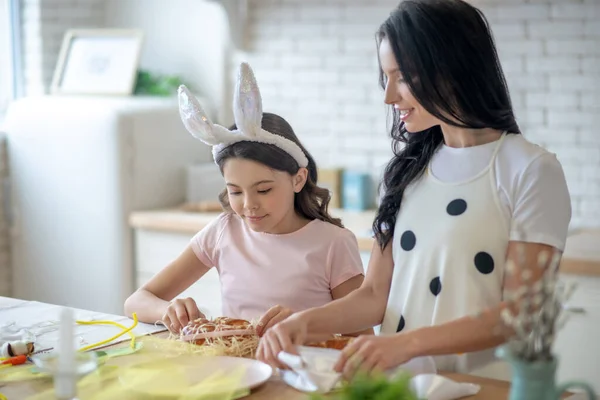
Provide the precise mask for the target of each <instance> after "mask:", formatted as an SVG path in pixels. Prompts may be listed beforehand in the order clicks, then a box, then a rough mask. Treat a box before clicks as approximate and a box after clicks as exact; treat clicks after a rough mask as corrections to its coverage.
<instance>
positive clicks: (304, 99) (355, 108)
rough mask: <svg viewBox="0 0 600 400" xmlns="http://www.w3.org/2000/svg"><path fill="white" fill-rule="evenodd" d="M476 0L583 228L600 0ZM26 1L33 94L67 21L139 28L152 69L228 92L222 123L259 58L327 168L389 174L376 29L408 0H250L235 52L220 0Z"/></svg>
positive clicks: (598, 78) (597, 119) (266, 82)
mask: <svg viewBox="0 0 600 400" xmlns="http://www.w3.org/2000/svg"><path fill="white" fill-rule="evenodd" d="M472 1H473V3H474V4H476V5H479V6H481V8H482V9H483V11H484V12H485V13H486V15H487V16H488V18H489V19H490V21H491V25H492V29H493V31H494V34H495V36H496V39H497V42H498V47H499V50H500V56H501V61H502V64H503V66H504V70H505V73H506V75H507V79H508V83H509V86H510V89H511V95H512V98H513V102H514V105H515V109H516V114H517V118H518V120H519V123H520V125H521V126H522V128H523V130H524V132H525V135H526V137H528V138H529V139H530V140H532V141H535V142H537V143H540V144H541V145H543V146H545V147H547V148H548V149H550V150H551V151H554V152H556V153H557V155H558V157H559V159H560V161H561V162H562V164H563V167H564V169H565V173H566V175H567V181H568V184H569V188H570V190H571V194H572V200H573V211H574V212H573V220H572V226H573V227H579V226H600V135H598V134H597V132H596V126H598V125H599V124H600V95H599V93H600V11H599V9H600V0H568V1H567V0H527V1H526V0H472ZM22 3H23V20H24V23H23V30H24V35H25V38H24V45H25V48H24V52H25V66H26V78H27V83H28V88H29V89H30V90H29V93H34V92H39V91H43V89H44V87H47V85H48V84H49V82H50V78H51V72H52V71H53V70H54V65H55V63H56V56H57V54H58V44H59V43H60V40H61V39H62V35H63V33H64V31H65V30H66V29H67V28H70V27H95V26H112V27H139V28H142V29H144V30H145V31H146V35H147V39H146V44H145V48H144V55H143V58H142V67H145V68H149V69H152V70H156V71H159V72H166V73H178V74H181V75H182V77H183V78H184V79H186V80H188V81H189V82H190V83H191V84H193V85H194V86H197V88H198V89H199V92H201V93H203V94H205V95H206V96H208V97H209V98H213V99H214V102H213V104H214V105H215V106H216V107H217V108H218V110H219V114H220V118H219V120H221V121H222V122H224V123H228V122H230V113H231V110H230V104H229V103H230V95H231V93H230V91H229V90H228V89H229V88H230V87H231V78H232V77H233V71H234V69H235V68H236V67H237V65H238V62H239V61H241V60H248V61H250V62H251V63H252V65H253V67H254V69H255V72H256V75H257V78H258V80H259V84H260V86H261V89H262V93H263V98H264V109H265V110H268V111H273V112H277V113H281V114H282V115H283V116H284V117H286V118H287V119H289V120H290V122H291V123H292V125H293V126H294V128H295V129H296V130H297V131H298V133H299V135H300V136H301V138H302V139H303V140H304V141H305V143H306V145H307V147H308V148H309V149H310V150H311V152H312V153H313V154H314V155H315V157H316V159H317V161H318V162H319V163H320V164H321V165H323V166H327V165H338V166H342V167H348V168H354V169H361V170H366V171H370V172H371V173H372V174H373V175H374V176H378V175H379V173H380V170H381V168H382V166H383V165H384V164H385V163H386V162H387V160H388V159H389V157H390V154H391V153H390V149H389V139H388V138H387V134H386V128H385V108H384V106H383V104H382V92H381V90H380V89H379V87H378V83H377V66H376V59H375V56H376V54H375V45H374V32H375V30H376V29H377V27H378V26H379V24H380V23H381V22H382V21H383V20H384V19H385V18H386V16H387V15H388V14H389V12H390V10H391V9H392V8H393V7H394V6H396V5H397V4H398V1H397V0H371V1H367V0H250V1H249V10H250V15H249V27H248V32H247V33H248V34H249V35H248V38H247V48H246V50H247V51H245V52H237V54H235V55H234V57H233V59H231V60H230V59H229V57H228V50H227V48H228V34H227V33H226V32H225V31H224V30H225V28H224V27H225V26H226V25H225V24H226V22H225V21H226V17H225V15H224V13H223V11H222V8H221V6H220V4H219V2H208V1H205V0H174V1H173V2H170V3H169V4H168V5H167V2H165V1H163V0H106V2H104V1H102V0H86V1H85V2H83V1H77V0H22ZM224 66H226V68H227V70H228V72H226V73H225V72H224ZM223 89H225V90H223ZM219 105H221V107H219Z"/></svg>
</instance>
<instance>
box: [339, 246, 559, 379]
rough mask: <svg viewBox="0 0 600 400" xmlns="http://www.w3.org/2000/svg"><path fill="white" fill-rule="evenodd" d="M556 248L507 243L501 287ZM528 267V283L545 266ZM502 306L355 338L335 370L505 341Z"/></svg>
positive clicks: (382, 366)
mask: <svg viewBox="0 0 600 400" xmlns="http://www.w3.org/2000/svg"><path fill="white" fill-rule="evenodd" d="M519 247H521V248H522V250H521V249H520V248H519ZM556 251H558V250H556V249H555V248H553V247H551V246H547V245H543V244H535V243H523V242H510V243H509V245H508V250H507V260H512V261H513V262H514V265H515V267H516V270H515V273H513V274H505V281H504V288H506V289H509V290H514V289H516V288H518V287H519V286H520V285H522V284H523V282H522V281H521V280H519V277H521V273H520V271H522V268H523V264H525V265H527V266H530V265H536V266H537V265H538V257H539V255H540V253H542V252H546V253H547V254H548V256H549V257H548V260H549V262H550V260H551V259H552V256H551V255H552V254H554V253H555V252H556ZM521 254H523V256H524V259H525V263H522V262H521V263H519V262H517V260H518V259H519V258H520V257H522V256H521ZM549 262H548V263H549ZM546 267H547V265H546ZM532 270H533V272H534V275H533V276H532V278H531V280H530V282H529V284H533V283H535V282H536V281H538V280H539V279H540V278H541V277H542V275H543V274H544V272H545V271H546V268H533V269H532ZM505 307H508V305H507V304H506V303H500V304H499V305H498V306H496V307H494V308H492V309H489V310H486V311H485V312H483V313H482V314H481V315H480V316H467V317H463V318H459V319H456V320H454V321H450V322H447V323H445V324H441V325H435V326H429V327H423V328H420V329H415V330H412V331H407V332H403V333H397V334H394V335H389V336H380V337H366V336H365V337H361V338H358V339H357V340H356V341H355V342H353V343H351V344H350V345H349V346H348V347H346V349H344V351H343V353H342V356H341V357H340V361H339V363H338V364H337V366H336V369H337V370H339V371H343V372H344V374H345V375H346V376H352V375H353V374H354V373H355V371H356V370H357V369H358V368H360V369H363V370H372V369H377V370H386V369H388V368H392V367H395V366H398V365H400V364H403V363H405V362H407V361H409V360H411V359H412V358H415V357H421V356H435V355H445V354H461V353H469V352H474V351H480V350H484V349H488V348H493V347H496V346H498V345H500V344H502V343H504V342H505V341H506V337H505V336H503V335H501V334H500V333H499V332H498V330H499V328H501V327H502V321H501V318H500V312H501V311H502V310H503V309H504V308H505ZM349 360H351V361H350V362H349Z"/></svg>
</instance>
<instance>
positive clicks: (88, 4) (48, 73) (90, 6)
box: [20, 0, 104, 95]
mask: <svg viewBox="0 0 600 400" xmlns="http://www.w3.org/2000/svg"><path fill="white" fill-rule="evenodd" d="M20 4H21V18H22V25H21V33H22V36H23V48H22V51H23V68H24V70H25V71H24V78H25V82H24V83H25V93H26V94H27V95H37V94H42V93H46V92H47V90H48V88H49V86H50V83H51V82H52V77H53V75H54V69H55V67H56V60H57V59H58V53H59V51H60V46H61V44H62V40H63V36H64V34H65V32H66V31H67V30H68V29H71V28H74V29H76V28H98V27H101V26H102V25H103V24H104V0H85V1H78V0H20Z"/></svg>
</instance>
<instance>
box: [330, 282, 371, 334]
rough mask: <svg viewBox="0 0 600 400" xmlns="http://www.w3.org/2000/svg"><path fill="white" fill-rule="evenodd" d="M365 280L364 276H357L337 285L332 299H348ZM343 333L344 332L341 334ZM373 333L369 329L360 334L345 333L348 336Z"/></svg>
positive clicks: (332, 292)
mask: <svg viewBox="0 0 600 400" xmlns="http://www.w3.org/2000/svg"><path fill="white" fill-rule="evenodd" d="M364 280H365V277H364V275H356V276H354V277H352V278H350V279H348V280H347V281H346V282H343V283H341V284H339V285H337V286H336V287H335V288H333V289H332V290H331V297H332V298H333V300H337V299H341V298H342V297H346V296H348V295H349V294H350V293H352V292H354V291H355V290H358V289H359V288H360V287H361V285H362V284H363V282H364ZM341 333H343V332H341ZM373 333H374V332H373V328H369V329H365V330H362V331H360V332H353V333H344V334H345V335H347V336H359V335H372V334H373Z"/></svg>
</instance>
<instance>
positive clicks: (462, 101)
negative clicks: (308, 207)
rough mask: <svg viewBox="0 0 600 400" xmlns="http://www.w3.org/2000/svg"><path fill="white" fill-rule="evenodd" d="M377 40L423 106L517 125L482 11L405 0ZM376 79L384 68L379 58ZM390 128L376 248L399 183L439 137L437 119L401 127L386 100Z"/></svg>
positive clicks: (453, 0)
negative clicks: (419, 127) (415, 127)
mask: <svg viewBox="0 0 600 400" xmlns="http://www.w3.org/2000/svg"><path fill="white" fill-rule="evenodd" d="M376 37H377V47H378V48H379V46H380V44H381V41H382V40H384V39H387V40H388V41H389V43H390V46H391V48H392V50H393V52H394V56H395V58H396V61H397V63H398V67H399V69H400V73H401V74H402V77H403V79H404V80H405V81H406V82H407V84H408V87H409V88H410V91H411V93H412V94H413V96H414V97H415V99H416V100H417V101H418V102H419V104H420V105H421V106H423V108H425V109H426V110H427V111H428V112H429V113H431V114H432V115H434V116H435V117H437V118H438V119H439V120H441V121H443V122H445V123H447V124H449V125H452V126H457V127H464V128H471V129H481V128H493V129H498V130H502V131H507V132H509V133H514V134H518V133H520V129H519V126H518V125H517V122H516V120H515V116H514V113H513V109H512V104H511V101H510V96H509V93H508V87H507V85H506V80H505V78H504V74H503V72H502V67H501V66H500V61H499V60H498V54H497V51H496V46H495V45H494V39H493V37H492V34H491V31H490V28H489V24H488V22H487V19H486V18H485V16H484V15H483V13H482V12H481V11H480V10H478V9H477V8H475V7H473V6H471V5H469V4H468V3H466V2H464V1H461V0H405V1H403V2H402V3H400V5H399V6H398V7H397V8H396V9H395V10H394V11H392V13H391V14H390V16H389V18H388V19H387V20H386V21H385V22H384V23H383V24H382V25H381V27H380V28H379V30H378V32H377V36H376ZM379 80H380V84H381V86H382V87H383V88H384V89H385V87H386V83H387V82H386V76H385V74H384V73H383V71H382V69H381V66H380V79H379ZM392 113H393V123H392V128H391V132H390V135H391V137H392V149H393V152H394V157H393V158H392V160H391V161H390V162H389V164H388V165H387V167H386V169H385V172H384V176H383V181H382V189H383V190H385V193H384V195H383V197H382V199H381V203H380V206H379V209H378V211H377V215H376V217H375V221H374V222H373V231H374V233H375V236H376V238H377V242H378V244H379V246H380V247H381V249H384V248H385V247H386V246H387V244H388V243H389V242H390V240H391V239H392V237H393V235H394V228H395V225H396V216H397V214H398V210H399V209H400V206H401V204H402V197H403V194H404V191H405V190H406V188H407V187H408V186H409V185H410V184H411V183H413V182H415V181H416V180H417V179H419V178H420V177H421V176H422V174H423V172H424V171H425V169H426V167H427V165H429V162H430V161H431V158H432V157H433V155H434V153H435V152H436V150H437V149H438V147H439V146H440V144H441V143H442V142H443V136H442V130H441V127H440V126H439V125H437V126H434V127H432V128H429V129H426V130H424V131H422V132H407V131H406V128H405V126H404V123H403V122H401V120H400V115H399V112H398V111H397V110H395V109H393V108H392Z"/></svg>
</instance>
